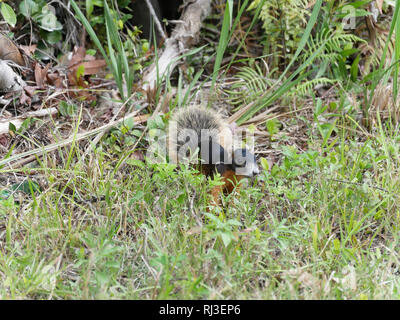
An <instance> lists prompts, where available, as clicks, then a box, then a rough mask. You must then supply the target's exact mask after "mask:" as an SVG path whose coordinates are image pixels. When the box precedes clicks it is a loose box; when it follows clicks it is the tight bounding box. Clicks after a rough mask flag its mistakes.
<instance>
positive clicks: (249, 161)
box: [201, 139, 260, 178]
mask: <svg viewBox="0 0 400 320" xmlns="http://www.w3.org/2000/svg"><path fill="white" fill-rule="evenodd" d="M207 142H208V144H207ZM207 145H208V148H204V146H207ZM201 158H202V161H203V163H204V164H213V165H215V169H216V171H217V172H218V173H220V174H221V175H222V174H223V173H224V172H226V171H227V170H231V171H234V172H235V174H236V175H238V176H243V177H250V178H251V177H254V176H256V175H258V174H259V173H260V170H259V169H258V166H257V160H256V157H255V156H254V154H253V153H251V152H250V151H249V150H248V149H245V148H242V149H236V150H235V151H234V152H232V155H229V154H228V153H227V152H226V150H225V149H224V148H223V147H222V146H221V145H220V144H218V143H216V142H214V141H212V140H211V139H210V140H208V141H205V143H204V144H203V148H201Z"/></svg>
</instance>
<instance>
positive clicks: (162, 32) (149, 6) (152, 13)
mask: <svg viewBox="0 0 400 320" xmlns="http://www.w3.org/2000/svg"><path fill="white" fill-rule="evenodd" d="M146 4H147V7H148V8H149V11H150V14H151V15H152V16H153V19H154V21H155V23H156V27H157V29H158V32H159V33H160V35H161V36H162V37H163V39H164V40H165V39H167V35H166V34H165V32H164V30H163V28H162V26H161V23H160V20H159V19H158V17H157V14H156V13H155V11H154V8H153V5H152V4H151V3H150V1H149V0H146Z"/></svg>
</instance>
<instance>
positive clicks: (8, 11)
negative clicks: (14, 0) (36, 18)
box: [0, 2, 17, 27]
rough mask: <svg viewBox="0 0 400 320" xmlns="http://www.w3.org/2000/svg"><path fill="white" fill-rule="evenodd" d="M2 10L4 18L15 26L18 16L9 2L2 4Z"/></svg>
mask: <svg viewBox="0 0 400 320" xmlns="http://www.w3.org/2000/svg"><path fill="white" fill-rule="evenodd" d="M0 11H1V15H2V16H3V18H4V20H6V22H7V23H8V24H9V25H11V26H13V27H15V24H16V23H17V16H16V15H15V12H14V10H13V8H11V7H10V6H9V5H8V4H7V3H4V2H3V3H2V4H1V9H0Z"/></svg>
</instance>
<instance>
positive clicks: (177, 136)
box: [168, 105, 232, 163]
mask: <svg viewBox="0 0 400 320" xmlns="http://www.w3.org/2000/svg"><path fill="white" fill-rule="evenodd" d="M193 135H194V136H193ZM206 135H208V136H209V137H211V138H212V141H213V142H215V143H218V144H219V145H220V146H222V147H223V148H224V149H225V150H232V131H231V129H230V128H229V125H228V124H227V123H226V122H225V121H224V120H223V119H222V118H221V116H220V115H219V114H218V113H217V112H216V111H214V110H212V109H207V108H205V107H203V106H199V105H194V106H188V107H183V108H181V109H180V110H178V111H177V112H175V113H174V114H173V116H172V118H171V120H170V122H169V132H168V138H169V155H170V160H171V161H172V162H174V163H177V162H178V157H177V150H180V148H181V147H182V146H183V145H184V144H187V143H189V145H190V142H189V139H188V137H190V138H191V139H192V141H195V143H193V144H192V145H190V146H191V148H192V149H195V148H196V147H200V142H201V141H202V140H203V139H204V138H205V136H206ZM207 139H208V138H207ZM193 151H194V150H193Z"/></svg>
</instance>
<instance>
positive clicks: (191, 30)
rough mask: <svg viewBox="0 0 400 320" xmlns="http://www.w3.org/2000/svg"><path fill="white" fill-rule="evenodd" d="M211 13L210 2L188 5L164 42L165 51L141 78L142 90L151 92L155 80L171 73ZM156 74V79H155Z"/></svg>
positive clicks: (196, 2) (194, 40) (200, 0)
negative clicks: (180, 21) (179, 21)
mask: <svg viewBox="0 0 400 320" xmlns="http://www.w3.org/2000/svg"><path fill="white" fill-rule="evenodd" d="M210 12H211V0H197V1H195V2H194V3H192V4H190V5H189V6H188V7H187V9H186V10H185V12H184V13H183V14H182V17H181V20H182V23H180V24H178V25H177V26H176V27H175V29H174V31H173V32H172V35H171V37H170V38H167V39H166V40H165V49H164V51H163V53H162V54H161V56H160V58H159V59H158V61H156V62H155V63H154V64H153V65H152V66H151V67H150V69H149V71H148V72H147V73H146V75H145V76H144V78H143V85H142V89H144V90H145V91H147V90H153V89H154V88H155V83H156V81H157V79H162V78H163V77H164V76H166V75H167V74H168V73H171V72H172V71H173V70H174V68H175V67H176V66H177V65H178V60H179V56H181V55H182V54H184V53H185V52H186V51H187V50H188V49H189V48H190V47H191V46H192V45H193V44H195V43H196V42H197V41H198V34H199V32H200V28H201V26H202V22H203V20H204V19H205V18H206V17H207V16H208V15H209V14H210ZM157 72H158V75H159V76H158V77H157Z"/></svg>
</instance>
